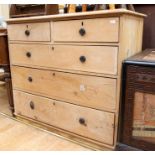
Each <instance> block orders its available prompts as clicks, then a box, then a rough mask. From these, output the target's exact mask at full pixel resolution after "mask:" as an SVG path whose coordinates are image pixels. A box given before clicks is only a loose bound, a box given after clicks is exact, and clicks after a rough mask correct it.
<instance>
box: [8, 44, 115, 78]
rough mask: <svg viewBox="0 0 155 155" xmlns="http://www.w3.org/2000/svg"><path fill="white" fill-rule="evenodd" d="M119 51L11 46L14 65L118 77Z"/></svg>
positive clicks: (111, 49) (84, 47) (81, 47)
mask: <svg viewBox="0 0 155 155" xmlns="http://www.w3.org/2000/svg"><path fill="white" fill-rule="evenodd" d="M117 53H118V48H117V47H110V46H69V45H53V46H50V45H36V44H33V45H30V44H29V45H27V44H23V45H22V44H10V58H11V62H12V64H18V65H27V66H41V67H51V68H58V69H65V70H75V71H85V72H94V73H104V74H112V75H116V74H117Z"/></svg>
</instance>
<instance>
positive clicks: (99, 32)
mask: <svg viewBox="0 0 155 155" xmlns="http://www.w3.org/2000/svg"><path fill="white" fill-rule="evenodd" d="M118 34H119V18H115V17H113V18H96V19H84V20H71V21H56V22H54V23H53V34H52V35H53V40H54V41H56V42H57V41H58V42H67V41H70V42H81V41H82V42H118V41H119V40H118Z"/></svg>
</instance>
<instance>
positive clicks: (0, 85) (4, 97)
mask: <svg viewBox="0 0 155 155" xmlns="http://www.w3.org/2000/svg"><path fill="white" fill-rule="evenodd" d="M12 96H13V95H12V83H11V74H10V65H9V52H8V42H7V30H6V29H0V112H1V113H4V114H8V115H12V114H13V112H14V106H13V99H12Z"/></svg>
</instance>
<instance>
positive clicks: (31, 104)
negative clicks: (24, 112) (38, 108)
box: [30, 101, 34, 110]
mask: <svg viewBox="0 0 155 155" xmlns="http://www.w3.org/2000/svg"><path fill="white" fill-rule="evenodd" d="M30 108H31V109H32V110H34V103H33V102H32V101H31V102H30Z"/></svg>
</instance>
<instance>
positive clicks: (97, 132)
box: [14, 90, 114, 145]
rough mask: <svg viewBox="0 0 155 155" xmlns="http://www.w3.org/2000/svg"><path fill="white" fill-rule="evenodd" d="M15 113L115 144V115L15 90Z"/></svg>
mask: <svg viewBox="0 0 155 155" xmlns="http://www.w3.org/2000/svg"><path fill="white" fill-rule="evenodd" d="M14 101H15V103H14V104H15V114H17V115H23V116H27V117H29V118H32V119H35V120H38V121H41V122H44V123H47V124H49V125H52V126H56V127H59V128H61V129H64V130H67V131H70V132H73V133H76V134H78V135H81V136H84V137H87V138H91V139H94V140H97V141H100V142H103V143H107V144H110V145H113V137H114V114H113V113H108V112H103V111H99V110H94V109H91V108H85V107H80V106H77V105H72V104H69V103H66V102H60V101H55V100H51V99H48V98H44V97H40V96H35V95H31V94H28V93H23V92H20V91H15V90H14Z"/></svg>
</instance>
